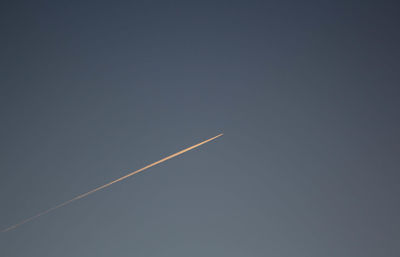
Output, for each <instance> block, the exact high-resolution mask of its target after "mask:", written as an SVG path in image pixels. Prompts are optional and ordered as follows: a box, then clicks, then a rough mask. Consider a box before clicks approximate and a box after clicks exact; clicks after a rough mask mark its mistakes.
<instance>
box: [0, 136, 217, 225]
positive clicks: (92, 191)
mask: <svg viewBox="0 0 400 257" xmlns="http://www.w3.org/2000/svg"><path fill="white" fill-rule="evenodd" d="M222 135H223V134H219V135H218V136H215V137H212V138H210V139H207V140H205V141H203V142H201V143H198V144H196V145H193V146H191V147H188V148H186V149H183V150H182V151H179V152H177V153H174V154H171V155H169V156H167V157H165V158H163V159H161V160H159V161H156V162H153V163H151V164H149V165H147V166H145V167H143V168H141V169H138V170H135V171H133V172H131V173H129V174H127V175H125V176H122V177H120V178H118V179H116V180H113V181H111V182H109V183H107V184H105V185H102V186H99V187H97V188H95V189H93V190H91V191H89V192H87V193H84V194H81V195H78V196H76V197H74V198H72V199H71V200H68V201H66V202H63V203H61V204H59V205H56V206H54V207H52V208H50V209H48V210H46V211H43V212H41V213H38V214H36V215H35V216H32V217H30V218H28V219H25V220H23V221H21V222H20V223H17V224H15V225H13V226H11V227H8V228H6V229H4V230H2V231H1V232H7V231H10V230H13V229H15V228H16V227H19V226H21V225H22V224H25V223H27V222H29V221H31V220H34V219H36V218H38V217H40V216H42V215H44V214H47V213H49V212H51V211H54V210H56V209H58V208H60V207H63V206H65V205H67V204H70V203H72V202H74V201H76V200H79V199H81V198H84V197H86V196H88V195H90V194H93V193H94V192H97V191H99V190H101V189H103V188H106V187H109V186H111V185H112V184H114V183H117V182H120V181H122V180H124V179H126V178H128V177H130V176H133V175H135V174H137V173H139V172H142V171H144V170H147V169H148V168H151V167H153V166H155V165H157V164H160V163H162V162H165V161H167V160H169V159H172V158H174V157H176V156H178V155H181V154H183V153H185V152H187V151H190V150H192V149H194V148H196V147H199V146H201V145H203V144H205V143H208V142H210V141H211V140H214V139H216V138H218V137H220V136H222Z"/></svg>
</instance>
